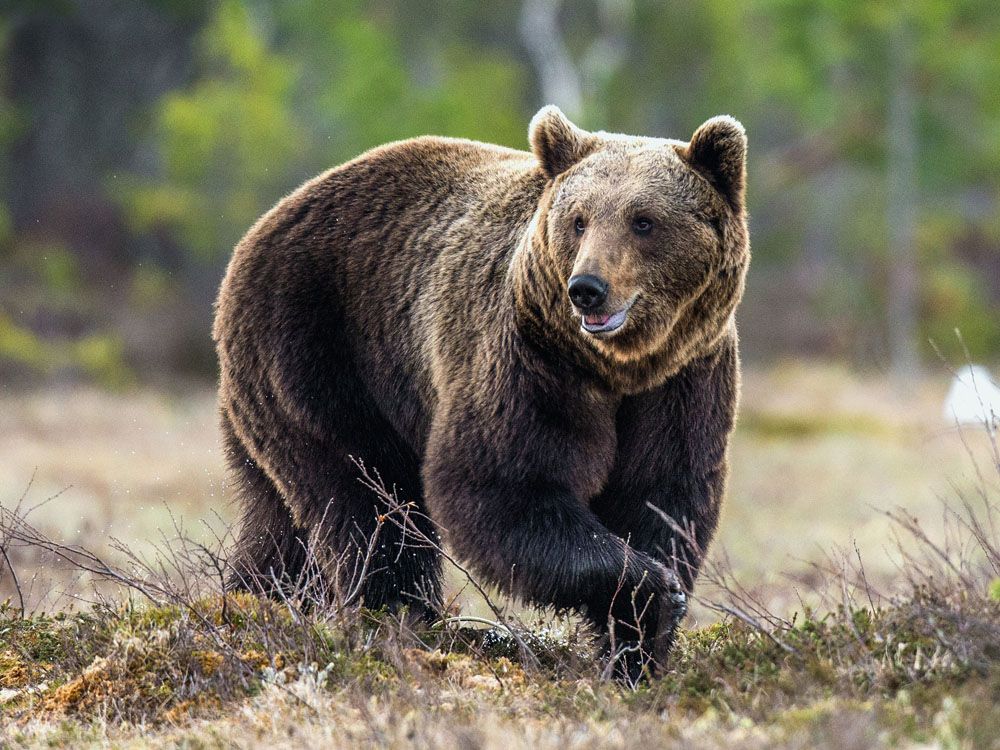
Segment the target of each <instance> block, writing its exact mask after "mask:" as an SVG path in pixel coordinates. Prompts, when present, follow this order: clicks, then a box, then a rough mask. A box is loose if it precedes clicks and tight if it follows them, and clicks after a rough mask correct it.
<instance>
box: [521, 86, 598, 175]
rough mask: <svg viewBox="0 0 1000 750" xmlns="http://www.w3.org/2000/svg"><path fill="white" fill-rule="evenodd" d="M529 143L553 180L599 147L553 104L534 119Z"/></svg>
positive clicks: (589, 135)
mask: <svg viewBox="0 0 1000 750" xmlns="http://www.w3.org/2000/svg"><path fill="white" fill-rule="evenodd" d="M528 141H529V142H530V143H531V150H532V151H534V153H535V158H537V159H538V161H539V163H540V164H541V165H542V169H544V170H545V174H547V175H548V176H549V177H550V178H554V177H556V176H557V175H559V174H562V173H563V172H565V171H566V170H567V169H569V168H570V167H572V166H573V165H574V164H576V163H577V162H578V161H580V160H581V159H583V158H584V157H586V156H587V155H589V154H590V153H591V152H592V151H593V150H594V148H595V146H596V145H597V139H596V138H594V136H592V135H591V134H590V133H588V132H587V131H586V130H582V129H580V128H578V127H577V126H576V125H574V124H573V123H571V122H570V121H569V120H568V119H567V118H566V115H564V114H563V113H562V111H561V110H560V109H559V107H557V106H555V105H554V104H550V105H548V106H547V107H542V108H541V109H540V110H538V114H536V115H535V116H534V117H532V118H531V124H530V125H529V126H528Z"/></svg>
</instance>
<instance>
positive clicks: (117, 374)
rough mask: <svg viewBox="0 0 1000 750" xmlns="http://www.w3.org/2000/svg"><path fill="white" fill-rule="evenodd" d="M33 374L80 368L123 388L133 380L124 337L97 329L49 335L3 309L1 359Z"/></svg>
mask: <svg viewBox="0 0 1000 750" xmlns="http://www.w3.org/2000/svg"><path fill="white" fill-rule="evenodd" d="M3 362H6V363H8V365H14V366H16V367H18V368H20V369H22V370H25V371H27V372H29V373H31V374H32V375H33V376H41V377H45V376H51V375H53V374H55V373H58V372H64V373H65V372H74V371H76V372H78V373H80V374H82V375H83V376H85V377H86V378H87V379H89V380H93V381H95V382H97V383H99V384H101V385H103V386H105V387H107V388H122V387H124V386H126V385H128V384H129V383H131V382H132V380H133V375H132V372H131V370H130V368H129V367H128V366H127V365H126V364H125V360H124V350H123V346H122V342H121V339H119V338H118V337H117V336H115V335H114V334H110V333H94V334H90V335H88V336H83V337H82V338H77V339H49V338H42V337H41V336H38V335H36V334H35V333H33V332H32V331H31V330H29V329H28V328H25V327H23V326H19V325H18V324H17V323H16V322H15V321H14V320H13V319H11V318H10V317H9V316H7V315H4V314H3V313H2V312H0V363H3Z"/></svg>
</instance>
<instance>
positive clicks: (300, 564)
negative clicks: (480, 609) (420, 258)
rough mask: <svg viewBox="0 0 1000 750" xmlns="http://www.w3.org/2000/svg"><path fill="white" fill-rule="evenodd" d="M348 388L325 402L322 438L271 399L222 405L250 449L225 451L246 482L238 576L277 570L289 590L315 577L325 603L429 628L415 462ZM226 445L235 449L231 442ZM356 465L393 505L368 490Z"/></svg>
mask: <svg viewBox="0 0 1000 750" xmlns="http://www.w3.org/2000/svg"><path fill="white" fill-rule="evenodd" d="M350 380H351V376H350V374H345V375H344V376H343V377H342V378H340V383H341V385H344V386H346V385H350V386H352V387H350V388H344V389H343V390H342V391H340V392H339V393H337V392H334V393H330V394H329V395H328V397H327V398H326V399H325V400H324V401H323V404H324V406H325V407H326V414H325V415H324V418H323V420H322V422H323V424H324V426H325V429H323V430H316V431H314V430H308V429H303V428H302V427H301V425H297V424H295V423H294V421H293V420H290V419H289V418H287V416H286V415H285V414H284V413H283V412H282V409H281V407H279V406H278V405H277V404H276V403H275V399H273V398H256V399H248V400H246V401H243V402H242V403H237V402H236V401H235V400H231V401H229V403H227V404H226V405H224V410H225V411H226V412H227V415H228V416H227V417H226V419H227V420H232V422H236V423H238V424H240V425H241V426H242V427H243V433H244V436H245V437H248V438H249V439H250V440H251V441H253V445H252V446H251V447H250V448H249V449H248V448H245V447H244V446H242V445H234V447H233V448H231V449H230V465H231V467H232V468H233V470H234V472H237V473H238V474H242V476H243V477H244V479H245V488H244V492H243V496H244V513H245V516H244V530H243V534H242V537H241V543H240V547H241V553H242V558H240V559H242V560H243V561H244V562H243V563H242V568H240V567H238V568H237V569H238V570H246V571H248V572H249V574H250V575H251V576H254V575H257V576H259V575H260V574H263V575H264V576H265V577H266V578H269V579H273V578H274V575H273V574H272V572H271V571H272V570H277V571H279V573H278V576H279V578H280V577H281V576H282V573H283V574H284V580H286V581H291V582H294V581H296V580H297V579H299V578H300V577H305V578H308V577H309V576H310V575H311V573H312V572H314V571H316V572H318V573H319V574H320V580H319V581H318V583H319V584H320V585H321V587H322V588H323V589H325V594H326V598H327V599H328V600H332V599H334V598H338V599H340V600H341V601H348V602H363V603H364V605H365V606H366V607H368V608H369V609H373V610H378V609H382V608H387V609H389V610H390V611H393V612H395V611H398V610H400V609H401V608H402V607H408V609H409V613H410V616H411V617H412V616H416V617H417V618H419V619H424V620H431V619H432V618H434V617H435V616H436V614H437V611H438V609H439V608H440V603H441V584H440V577H441V561H440V553H439V551H438V549H437V544H438V536H437V532H436V530H435V528H434V525H433V523H432V522H431V521H430V519H429V518H427V517H426V516H425V515H424V511H423V496H422V482H421V479H420V470H419V462H418V460H417V457H416V456H415V455H414V454H413V452H412V450H410V449H409V448H408V447H407V446H406V445H405V444H404V443H403V442H402V441H401V439H400V438H399V437H398V435H397V434H396V433H395V431H394V430H393V429H392V427H391V426H390V425H389V424H388V423H387V422H386V421H385V420H384V418H383V417H381V415H380V414H379V413H378V412H377V410H376V409H375V408H374V405H373V404H372V403H371V402H370V400H369V399H368V397H367V395H366V394H365V393H364V391H363V389H361V388H360V387H357V384H356V383H350ZM249 408H252V409H253V410H254V413H253V414H252V415H251V414H250V413H248V411H246V409H249ZM265 410H266V411H265ZM232 422H230V424H232ZM260 425H267V428H266V429H262V428H261V427H260ZM226 427H227V429H226V431H227V432H228V433H233V432H234V431H233V430H232V429H229V428H228V426H226ZM231 442H233V443H236V444H238V443H240V439H239V438H236V437H235V434H234V438H233V440H232V441H231ZM236 448H239V450H242V452H243V456H244V457H247V456H248V454H249V453H251V452H252V453H254V454H256V455H265V456H268V457H269V459H268V460H269V461H270V462H272V464H273V465H275V466H280V467H283V472H282V474H281V475H280V477H279V480H280V482H281V485H280V486H281V488H282V492H279V491H278V490H277V488H276V486H275V482H273V481H271V480H270V478H269V477H268V476H267V475H266V474H265V473H264V472H263V471H261V470H260V469H258V468H256V466H255V465H254V463H253V462H252V461H250V460H243V461H241V460H239V459H240V452H239V450H236ZM356 460H357V461H361V462H364V466H365V467H366V471H367V472H368V473H369V476H370V477H371V478H372V479H375V480H376V481H380V482H381V483H382V484H383V485H384V487H385V489H386V490H387V492H388V494H390V495H393V493H394V492H395V493H398V498H399V502H398V503H396V502H395V499H391V500H387V499H386V498H384V497H380V495H379V493H377V492H375V491H374V490H373V489H372V488H371V487H369V486H367V484H366V482H365V481H364V479H365V478H364V476H363V475H362V469H361V468H360V466H359V465H358V463H356ZM257 580H259V578H258V579H257ZM272 588H273V587H272Z"/></svg>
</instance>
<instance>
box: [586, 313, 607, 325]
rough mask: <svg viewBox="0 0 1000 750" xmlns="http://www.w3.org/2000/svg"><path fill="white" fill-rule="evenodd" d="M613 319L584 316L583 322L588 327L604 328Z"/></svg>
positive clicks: (604, 316) (600, 316)
mask: <svg viewBox="0 0 1000 750" xmlns="http://www.w3.org/2000/svg"><path fill="white" fill-rule="evenodd" d="M610 319H611V316H610V315H584V316H583V320H584V322H585V323H586V324H587V325H588V326H602V325H604V324H605V323H607V322H608V321H609V320H610Z"/></svg>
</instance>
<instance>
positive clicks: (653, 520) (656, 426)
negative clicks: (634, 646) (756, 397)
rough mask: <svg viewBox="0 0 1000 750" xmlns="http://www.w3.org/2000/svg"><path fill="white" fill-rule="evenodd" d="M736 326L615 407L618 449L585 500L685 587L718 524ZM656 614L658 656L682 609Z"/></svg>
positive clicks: (732, 407) (733, 402)
mask: <svg viewBox="0 0 1000 750" xmlns="http://www.w3.org/2000/svg"><path fill="white" fill-rule="evenodd" d="M738 366H739V365H738V352H737V343H736V337H735V334H733V335H730V336H727V337H726V338H725V339H723V340H722V342H720V344H719V346H718V347H717V349H716V350H715V351H713V352H712V353H710V354H708V355H707V356H705V357H702V358H700V359H698V360H695V361H693V362H691V363H690V364H689V365H687V366H686V367H685V368H684V369H682V370H681V371H680V372H678V373H677V374H676V375H674V376H673V377H672V378H671V379H670V380H668V381H667V382H666V383H665V384H664V385H663V386H661V387H660V388H658V389H656V390H653V391H650V392H647V393H643V394H639V395H636V396H631V397H628V398H626V399H624V400H623V401H622V403H621V405H620V406H619V408H618V414H617V435H618V454H617V459H616V462H615V466H614V468H613V469H612V471H611V474H610V476H609V478H608V483H607V485H606V487H605V489H604V491H603V492H602V493H601V494H600V495H598V496H597V497H595V498H594V499H593V500H592V501H591V504H590V506H591V508H592V509H593V510H594V512H595V514H596V515H597V517H598V518H599V519H600V520H601V521H602V522H603V523H604V524H605V525H606V526H607V527H608V528H609V529H611V530H612V531H613V532H614V533H616V534H619V535H620V536H622V537H623V538H625V539H628V540H629V543H630V544H631V545H632V546H633V547H635V548H636V549H639V550H642V551H643V552H644V553H646V554H648V555H650V556H651V557H653V558H654V559H656V560H658V561H660V562H662V563H663V564H664V565H665V566H667V568H669V569H670V570H672V571H675V572H676V574H677V577H678V578H679V580H680V583H681V585H682V586H683V590H684V591H686V592H690V591H691V590H692V588H693V586H694V581H695V578H696V577H697V575H698V571H699V569H700V568H701V564H702V562H703V561H704V558H705V554H706V551H707V549H708V545H709V542H710V541H711V539H712V536H713V534H714V532H715V528H716V525H717V524H718V519H719V511H720V508H721V504H722V498H723V494H724V491H725V483H726V473H727V465H726V454H727V446H728V442H729V435H730V433H731V432H732V429H733V423H734V419H735V415H736V406H737V399H738V390H739V371H738ZM676 613H677V617H676V619H675V620H674V621H673V622H671V621H669V620H666V619H664V620H662V625H661V632H660V633H659V634H658V644H657V661H658V662H660V663H662V661H663V659H665V657H666V653H667V652H668V651H669V649H670V645H671V644H672V641H673V636H674V630H675V629H676V626H677V624H678V623H679V621H680V618H681V617H683V614H684V610H683V607H678V609H677V610H676Z"/></svg>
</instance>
